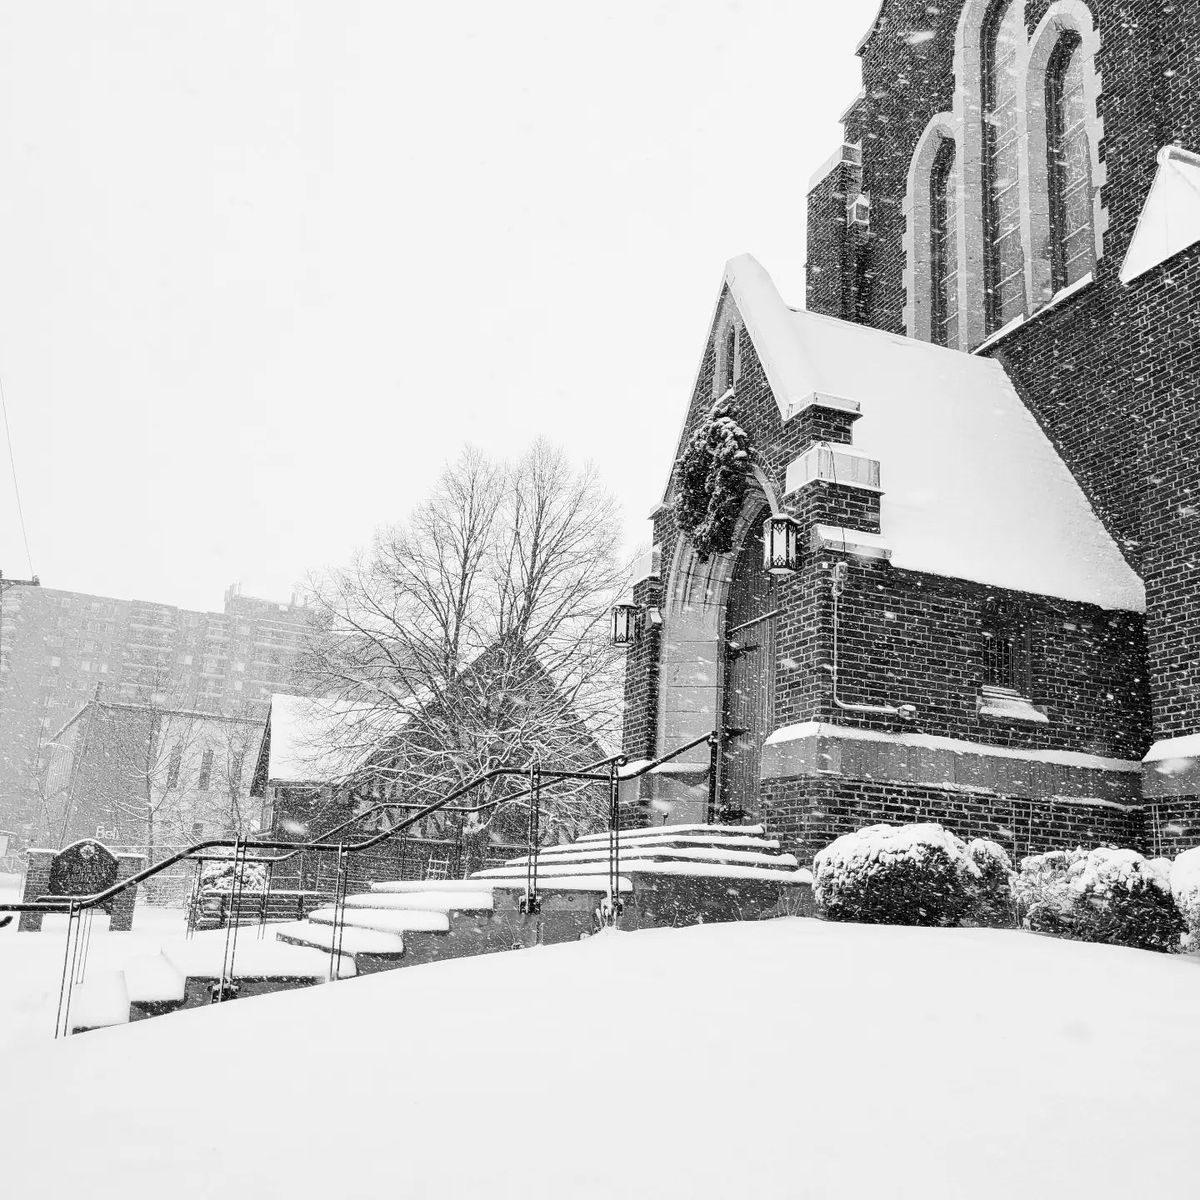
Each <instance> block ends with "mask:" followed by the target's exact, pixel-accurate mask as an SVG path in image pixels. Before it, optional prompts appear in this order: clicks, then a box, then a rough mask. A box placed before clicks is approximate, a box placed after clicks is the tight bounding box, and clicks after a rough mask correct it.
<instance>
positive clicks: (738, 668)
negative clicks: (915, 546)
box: [721, 511, 775, 821]
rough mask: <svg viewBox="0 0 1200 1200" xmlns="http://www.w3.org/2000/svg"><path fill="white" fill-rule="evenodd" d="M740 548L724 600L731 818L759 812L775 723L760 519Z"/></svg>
mask: <svg viewBox="0 0 1200 1200" xmlns="http://www.w3.org/2000/svg"><path fill="white" fill-rule="evenodd" d="M766 516H767V513H766V512H765V511H764V512H763V513H762V514H761V516H760V518H758V519H756V520H755V522H754V524H753V525H752V526H751V529H750V533H749V534H748V535H747V537H746V540H745V542H744V543H743V545H742V548H741V551H740V552H739V553H738V557H737V561H736V562H735V564H734V568H733V578H732V579H731V580H730V584H729V599H728V602H727V603H726V606H725V630H724V633H725V636H724V660H725V662H724V666H725V674H724V685H725V686H724V697H723V709H724V711H723V714H722V715H723V722H724V724H723V730H722V740H721V802H722V804H723V805H724V806H725V808H726V810H727V816H728V819H730V820H734V821H736V819H737V816H738V814H739V812H740V814H741V816H742V817H743V818H744V819H745V820H747V821H753V820H755V819H756V818H757V815H758V812H759V802H758V791H759V777H760V769H761V765H762V746H763V741H764V740H765V738H766V736H767V734H768V733H769V732H770V731H771V729H772V727H773V716H774V702H775V695H774V692H775V596H774V588H773V586H772V582H773V581H772V579H771V576H770V575H768V574H767V573H766V571H764V570H763V548H762V520H763V519H764V518H765V517H766Z"/></svg>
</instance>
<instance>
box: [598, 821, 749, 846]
mask: <svg viewBox="0 0 1200 1200" xmlns="http://www.w3.org/2000/svg"><path fill="white" fill-rule="evenodd" d="M663 834H668V835H670V836H673V837H679V836H680V835H681V834H694V835H697V836H699V837H702V838H705V839H708V838H713V837H753V838H765V837H766V834H767V831H766V830H765V829H764V828H763V827H762V826H761V825H645V826H642V827H641V828H638V829H622V830H621V835H620V836H621V837H622V838H628V839H630V840H631V841H636V840H637V839H639V838H654V837H659V836H661V835H663ZM611 838H612V834H611V833H585V834H581V835H580V836H579V837H578V838H577V839H576V841H575V843H574V844H575V845H587V843H589V842H605V841H608V840H609V839H611Z"/></svg>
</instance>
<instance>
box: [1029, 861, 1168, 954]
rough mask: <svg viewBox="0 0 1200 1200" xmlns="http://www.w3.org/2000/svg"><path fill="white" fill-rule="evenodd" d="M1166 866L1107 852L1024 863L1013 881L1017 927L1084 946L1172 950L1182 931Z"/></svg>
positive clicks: (1159, 862) (1164, 862) (1165, 864)
mask: <svg viewBox="0 0 1200 1200" xmlns="http://www.w3.org/2000/svg"><path fill="white" fill-rule="evenodd" d="M1169 867H1170V864H1168V863H1166V861H1165V860H1163V859H1155V860H1147V859H1145V858H1143V857H1142V855H1140V854H1138V853H1137V851H1136V850H1124V849H1118V848H1117V847H1114V846H1100V847H1098V848H1097V849H1095V850H1083V849H1081V848H1077V849H1075V850H1057V851H1053V852H1051V853H1049V854H1037V855H1032V856H1031V857H1029V858H1024V859H1022V860H1021V869H1020V875H1019V876H1018V879H1017V897H1018V906H1019V909H1020V913H1021V916H1022V920H1023V923H1024V924H1025V926H1026V927H1027V928H1029V929H1032V930H1034V931H1035V932H1038V933H1054V934H1059V935H1061V936H1063V937H1071V938H1077V939H1078V940H1080V941H1084V942H1104V943H1107V944H1109V945H1114V946H1133V947H1135V948H1137V949H1141V950H1161V951H1164V952H1166V953H1170V952H1172V951H1174V950H1178V949H1179V945H1180V938H1181V936H1182V935H1183V933H1184V929H1185V926H1184V922H1183V918H1182V917H1181V916H1180V910H1179V908H1177V907H1176V903H1175V899H1174V897H1173V895H1172V893H1171V876H1170V869H1169Z"/></svg>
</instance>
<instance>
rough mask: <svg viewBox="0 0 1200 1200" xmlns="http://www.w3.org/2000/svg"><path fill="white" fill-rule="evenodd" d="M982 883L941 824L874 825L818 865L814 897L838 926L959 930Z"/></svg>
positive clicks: (846, 838)
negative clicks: (956, 927)
mask: <svg viewBox="0 0 1200 1200" xmlns="http://www.w3.org/2000/svg"><path fill="white" fill-rule="evenodd" d="M990 844H991V843H980V845H981V846H983V845H990ZM996 849H997V850H999V847H996ZM978 853H979V855H980V857H981V858H985V859H986V858H989V856H990V852H989V851H987V850H983V849H981V850H979V851H978ZM1000 853H1001V854H1003V851H1000ZM982 880H983V872H982V871H981V870H980V868H979V866H977V865H976V863H975V861H974V860H973V859H972V858H971V857H970V856H969V855H968V853H967V847H966V845H965V844H964V843H963V842H962V840H961V839H959V838H957V837H955V836H954V834H952V833H950V832H949V830H946V829H943V828H942V826H940V825H935V824H919V825H869V826H867V827H866V828H865V829H859V830H857V831H856V832H854V833H847V834H845V835H843V836H842V837H840V838H838V839H837V840H836V841H834V842H832V843H831V844H830V845H828V846H826V847H825V849H824V850H822V851H820V852H819V853H818V854H817V856H816V857H815V858H814V860H813V896H814V898H815V900H816V903H817V909H818V912H819V913H820V914H821V915H822V916H824V917H826V918H827V919H828V920H831V921H863V922H865V923H867V924H871V925H957V924H959V923H960V922H961V921H962V920H964V919H965V918H969V917H971V916H972V914H973V909H974V907H975V905H976V904H977V902H978V899H979V896H980V893H981V889H982V887H983V883H982Z"/></svg>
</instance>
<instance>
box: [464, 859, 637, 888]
mask: <svg viewBox="0 0 1200 1200" xmlns="http://www.w3.org/2000/svg"><path fill="white" fill-rule="evenodd" d="M621 869H622V871H623V870H624V869H625V863H624V860H623V859H622V861H621ZM490 870H493V871H509V872H515V873H510V874H507V875H503V876H500V877H497V878H492V877H491V876H490V874H489V875H488V877H486V878H484V877H481V876H478V875H476V876H472V878H473V879H476V880H477V882H478V883H480V884H486V885H487V886H488V887H490V888H492V889H494V890H495V891H497V892H507V893H513V892H519V891H523V890H524V888H525V868H524V867H523V866H522V867H513V868H510V867H492V868H490ZM617 890H618V891H619V892H621V893H625V892H632V891H633V881H632V880H630V879H626V878H625V876H624V875H622V876H621V878H620V879H619V880H618V886H617ZM538 891H539V892H541V893H543V894H545V893H547V892H556V893H559V894H562V895H570V894H571V893H573V892H583V893H587V892H607V891H608V869H607V867H606V868H605V870H603V871H595V872H591V873H588V874H582V873H577V872H575V870H574V868H572V871H571V873H569V874H566V875H561V874H557V873H551V874H549V875H547V874H546V873H545V872H544V871H543V870H542V867H541V865H540V864H539V866H538Z"/></svg>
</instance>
